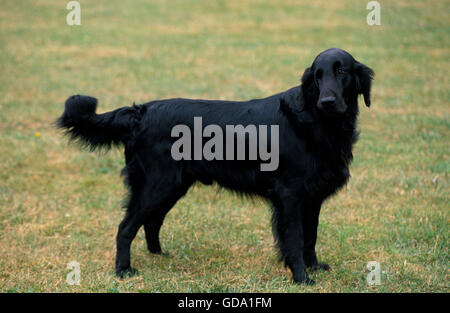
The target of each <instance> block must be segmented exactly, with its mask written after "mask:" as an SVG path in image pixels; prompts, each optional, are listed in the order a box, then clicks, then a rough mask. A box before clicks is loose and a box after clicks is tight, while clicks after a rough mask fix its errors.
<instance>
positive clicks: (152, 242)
mask: <svg viewBox="0 0 450 313" xmlns="http://www.w3.org/2000/svg"><path fill="white" fill-rule="evenodd" d="M191 185H192V182H191V181H184V182H183V183H182V184H181V185H178V186H177V187H175V186H174V185H170V184H168V186H171V189H170V190H167V191H168V196H167V200H165V201H163V202H161V203H159V204H158V205H155V206H153V207H151V208H149V210H150V214H149V215H148V218H147V219H146V221H145V223H144V230H145V239H146V240H147V248H148V251H149V252H150V253H153V254H164V253H162V251H161V244H160V241H159V231H160V229H161V226H162V224H163V222H164V218H165V217H166V215H167V213H169V211H170V209H172V208H173V206H174V205H175V204H176V202H177V201H178V200H179V199H180V198H181V197H183V196H184V195H185V194H186V192H187V191H188V189H189V187H190V186H191ZM164 255H166V254H164Z"/></svg>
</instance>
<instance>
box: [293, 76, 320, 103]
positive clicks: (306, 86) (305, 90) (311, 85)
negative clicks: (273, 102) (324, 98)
mask: <svg viewBox="0 0 450 313" xmlns="http://www.w3.org/2000/svg"><path fill="white" fill-rule="evenodd" d="M301 82H302V85H301V87H300V92H299V93H298V97H297V105H298V107H299V109H300V111H303V110H304V109H305V106H306V105H307V103H308V99H312V98H313V97H314V94H316V89H317V87H316V84H315V82H314V74H313V70H312V69H311V68H310V67H308V68H307V69H306V70H305V72H304V73H303V76H302V78H301Z"/></svg>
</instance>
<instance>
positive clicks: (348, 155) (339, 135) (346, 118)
mask: <svg viewBox="0 0 450 313" xmlns="http://www.w3.org/2000/svg"><path fill="white" fill-rule="evenodd" d="M303 96H304V95H303V94H302V90H301V88H295V89H291V90H289V91H287V92H286V94H285V95H283V96H282V97H281V99H280V110H281V112H282V113H283V114H284V115H285V116H286V118H288V120H289V121H290V122H291V125H293V127H294V128H295V132H296V134H297V136H299V137H301V138H302V139H303V140H304V141H305V142H306V144H307V145H308V148H309V149H311V150H312V151H314V150H316V151H317V150H320V151H321V152H323V153H321V155H327V156H329V161H331V162H339V163H343V164H345V165H346V166H348V165H349V164H350V162H351V161H352V159H353V154H352V148H353V144H354V143H355V142H356V141H357V139H358V135H359V132H358V130H357V118H358V113H359V110H358V98H357V95H356V94H355V95H349V96H347V97H345V101H346V104H347V106H348V109H347V111H346V112H345V113H343V114H336V115H329V114H325V113H323V112H321V111H320V110H319V109H318V108H317V106H315V105H314V103H317V99H314V98H313V99H311V98H310V99H304V98H303V99H302V101H305V102H307V104H303V105H301V106H298V105H296V104H298V100H299V98H300V97H303ZM309 96H311V95H309ZM292 99H296V100H297V101H295V102H294V101H292ZM314 101H315V102H314Z"/></svg>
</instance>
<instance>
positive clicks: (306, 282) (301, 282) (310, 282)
mask: <svg viewBox="0 0 450 313" xmlns="http://www.w3.org/2000/svg"><path fill="white" fill-rule="evenodd" d="M294 282H295V283H296V284H297V285H307V286H313V285H315V284H316V282H315V281H314V280H312V279H311V278H309V277H306V278H305V279H303V280H296V279H294Z"/></svg>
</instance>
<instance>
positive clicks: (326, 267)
mask: <svg viewBox="0 0 450 313" xmlns="http://www.w3.org/2000/svg"><path fill="white" fill-rule="evenodd" d="M309 269H311V270H312V271H319V270H322V271H329V270H331V267H330V266H329V265H328V264H327V263H316V264H314V265H312V266H309Z"/></svg>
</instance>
